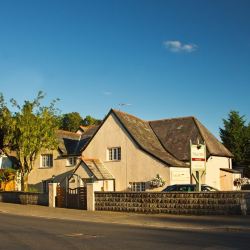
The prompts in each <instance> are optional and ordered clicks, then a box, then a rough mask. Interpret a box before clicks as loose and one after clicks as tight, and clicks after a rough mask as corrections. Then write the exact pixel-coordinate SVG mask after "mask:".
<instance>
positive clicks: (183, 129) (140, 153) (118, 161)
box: [82, 109, 239, 191]
mask: <svg viewBox="0 0 250 250" xmlns="http://www.w3.org/2000/svg"><path fill="white" fill-rule="evenodd" d="M190 140H192V141H193V142H196V141H197V140H199V141H200V142H205V143H206V146H207V162H206V166H207V167H206V173H204V175H203V179H202V182H203V183H205V184H208V185H211V186H213V187H215V188H218V189H220V190H227V189H228V190H232V189H234V187H233V180H234V178H238V177H239V173H238V172H237V173H235V172H233V171H229V170H231V169H232V157H233V155H232V153H231V152H230V151H229V150H228V149H227V148H225V147H224V146H223V145H222V144H221V143H220V142H219V141H218V140H217V139H216V138H215V136H213V135H212V134H211V133H210V132H209V131H208V129H207V128H205V126H204V125H202V124H201V123H200V122H199V121H198V120H197V119H196V118H195V117H183V118H174V119H164V120H157V121H144V120H142V119H140V118H138V117H135V116H133V115H130V114H127V113H124V112H121V111H118V110H113V109H111V110H110V112H109V113H108V115H107V116H106V118H105V119H104V121H103V123H102V124H101V126H100V127H99V128H98V129H97V131H96V132H95V134H94V135H93V137H92V138H91V139H90V140H89V141H88V143H87V144H86V145H85V146H84V148H83V150H82V157H83V158H82V161H84V159H98V161H100V162H102V164H103V167H105V169H106V170H107V171H108V172H109V173H110V174H111V175H112V176H113V177H114V181H115V190H116V191H127V190H132V191H145V190H147V191H151V190H152V191H157V190H161V189H163V187H158V188H152V179H154V178H155V177H156V176H157V175H158V176H161V178H162V179H163V180H164V182H165V186H167V185H172V184H178V183H190V182H191V178H190ZM224 173H226V174H224ZM223 178H224V179H223ZM225 179H227V180H228V181H226V180H225ZM229 182H230V183H231V185H228V183H229ZM225 183H227V185H225Z"/></svg>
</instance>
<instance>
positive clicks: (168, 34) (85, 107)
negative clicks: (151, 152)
mask: <svg viewBox="0 0 250 250" xmlns="http://www.w3.org/2000/svg"><path fill="white" fill-rule="evenodd" d="M39 90H42V91H43V92H45V93H46V98H45V105H46V102H47V103H49V102H50V101H51V100H53V99H55V98H59V99H60V101H59V102H58V103H57V107H58V108H59V109H60V110H61V113H69V112H79V113H80V114H81V116H83V117H84V116H86V115H91V116H94V117H96V118H99V119H102V118H104V116H105V115H106V114H107V113H108V111H109V110H110V108H114V109H120V110H122V111H124V112H128V113H130V114H133V115H135V116H138V117H140V118H142V119H145V120H156V119H157V120H158V119H164V118H173V117H183V116H195V117H197V118H198V119H199V120H200V121H201V122H202V123H203V124H204V125H205V126H206V127H207V128H208V129H209V130H210V131H211V132H212V133H214V135H215V136H217V137H219V127H223V122H222V119H223V118H227V116H228V113H229V112H230V111H231V110H236V111H239V112H240V114H241V115H245V118H246V120H247V122H249V117H250V108H249V107H250V98H249V93H250V1H249V0H225V1H223V0H216V1H215V0H182V1H181V0H171V1H170V0H162V1H161V0H99V1H98V0H90V1H87V0H86V1H85V0H67V1H66V0H22V1H20V0H0V92H2V93H3V95H4V97H5V100H6V101H8V100H9V99H10V98H14V99H16V100H17V101H18V102H19V103H20V104H22V103H23V101H24V100H32V99H33V98H35V96H36V95H37V93H38V91H39ZM120 104H125V105H120Z"/></svg>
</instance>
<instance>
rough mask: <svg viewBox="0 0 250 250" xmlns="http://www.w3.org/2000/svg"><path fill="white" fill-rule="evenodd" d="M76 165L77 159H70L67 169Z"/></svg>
mask: <svg viewBox="0 0 250 250" xmlns="http://www.w3.org/2000/svg"><path fill="white" fill-rule="evenodd" d="M75 165H76V157H69V158H68V159H67V167H73V166H75Z"/></svg>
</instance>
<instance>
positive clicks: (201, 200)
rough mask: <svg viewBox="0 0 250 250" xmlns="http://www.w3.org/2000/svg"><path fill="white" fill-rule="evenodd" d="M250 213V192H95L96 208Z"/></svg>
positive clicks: (200, 212)
mask: <svg viewBox="0 0 250 250" xmlns="http://www.w3.org/2000/svg"><path fill="white" fill-rule="evenodd" d="M244 206H246V207H247V210H245V211H246V212H247V213H248V214H250V192H242V191H241V192H201V193H198V192H197V193H196V192H190V193H175V192H173V193H160V192H158V193H156V192H95V209H96V210H106V211H124V212H139V213H170V214H197V215H209V214H211V215H219V214H235V215H236V214H242V213H244V212H243V211H242V209H244Z"/></svg>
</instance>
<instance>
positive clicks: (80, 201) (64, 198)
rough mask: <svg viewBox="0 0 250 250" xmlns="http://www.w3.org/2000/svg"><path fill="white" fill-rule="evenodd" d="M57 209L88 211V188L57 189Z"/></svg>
mask: <svg viewBox="0 0 250 250" xmlns="http://www.w3.org/2000/svg"><path fill="white" fill-rule="evenodd" d="M56 200H57V202H56V203H57V205H56V206H57V207H64V208H75V209H84V210H86V209H87V188H86V187H77V188H74V189H72V188H67V189H66V188H63V187H60V186H58V187H57V197H56Z"/></svg>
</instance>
